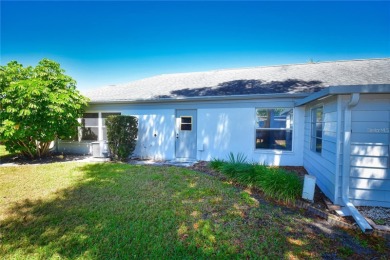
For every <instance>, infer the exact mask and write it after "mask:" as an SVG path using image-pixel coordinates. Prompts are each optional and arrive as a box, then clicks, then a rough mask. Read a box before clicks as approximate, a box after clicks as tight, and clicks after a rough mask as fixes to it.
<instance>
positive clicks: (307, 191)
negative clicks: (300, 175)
mask: <svg viewBox="0 0 390 260" xmlns="http://www.w3.org/2000/svg"><path fill="white" fill-rule="evenodd" d="M315 187H316V177H315V176H311V175H307V174H306V175H305V180H304V182H303V191H302V198H303V199H306V200H310V201H313V198H314V190H315Z"/></svg>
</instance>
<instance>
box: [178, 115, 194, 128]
mask: <svg viewBox="0 0 390 260" xmlns="http://www.w3.org/2000/svg"><path fill="white" fill-rule="evenodd" d="M183 118H190V119H191V122H190V123H183ZM182 125H190V126H191V130H187V129H182ZM192 126H193V118H192V116H180V131H188V132H191V131H192Z"/></svg>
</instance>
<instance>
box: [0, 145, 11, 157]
mask: <svg viewBox="0 0 390 260" xmlns="http://www.w3.org/2000/svg"><path fill="white" fill-rule="evenodd" d="M8 154H9V152H8V151H7V150H5V146H4V145H0V157H1V156H6V155H8Z"/></svg>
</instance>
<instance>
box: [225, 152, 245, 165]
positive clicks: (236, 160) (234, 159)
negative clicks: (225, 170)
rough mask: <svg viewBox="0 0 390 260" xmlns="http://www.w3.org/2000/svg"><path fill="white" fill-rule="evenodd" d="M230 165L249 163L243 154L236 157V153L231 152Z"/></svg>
mask: <svg viewBox="0 0 390 260" xmlns="http://www.w3.org/2000/svg"><path fill="white" fill-rule="evenodd" d="M228 159H229V163H233V164H243V163H247V159H246V155H245V154H243V153H238V154H237V155H236V156H234V153H232V152H230V153H229V155H228Z"/></svg>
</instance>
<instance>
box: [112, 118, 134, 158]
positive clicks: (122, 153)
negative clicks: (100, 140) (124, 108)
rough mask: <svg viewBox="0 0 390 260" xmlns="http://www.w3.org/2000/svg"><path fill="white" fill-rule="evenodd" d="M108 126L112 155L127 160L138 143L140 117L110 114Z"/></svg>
mask: <svg viewBox="0 0 390 260" xmlns="http://www.w3.org/2000/svg"><path fill="white" fill-rule="evenodd" d="M106 127H107V139H108V146H109V148H110V153H111V157H112V158H113V159H114V160H120V161H126V160H127V159H128V158H129V156H130V155H131V154H132V153H133V151H134V149H135V146H136V144H137V134H138V119H137V118H136V117H134V116H109V117H108V118H107V119H106Z"/></svg>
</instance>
